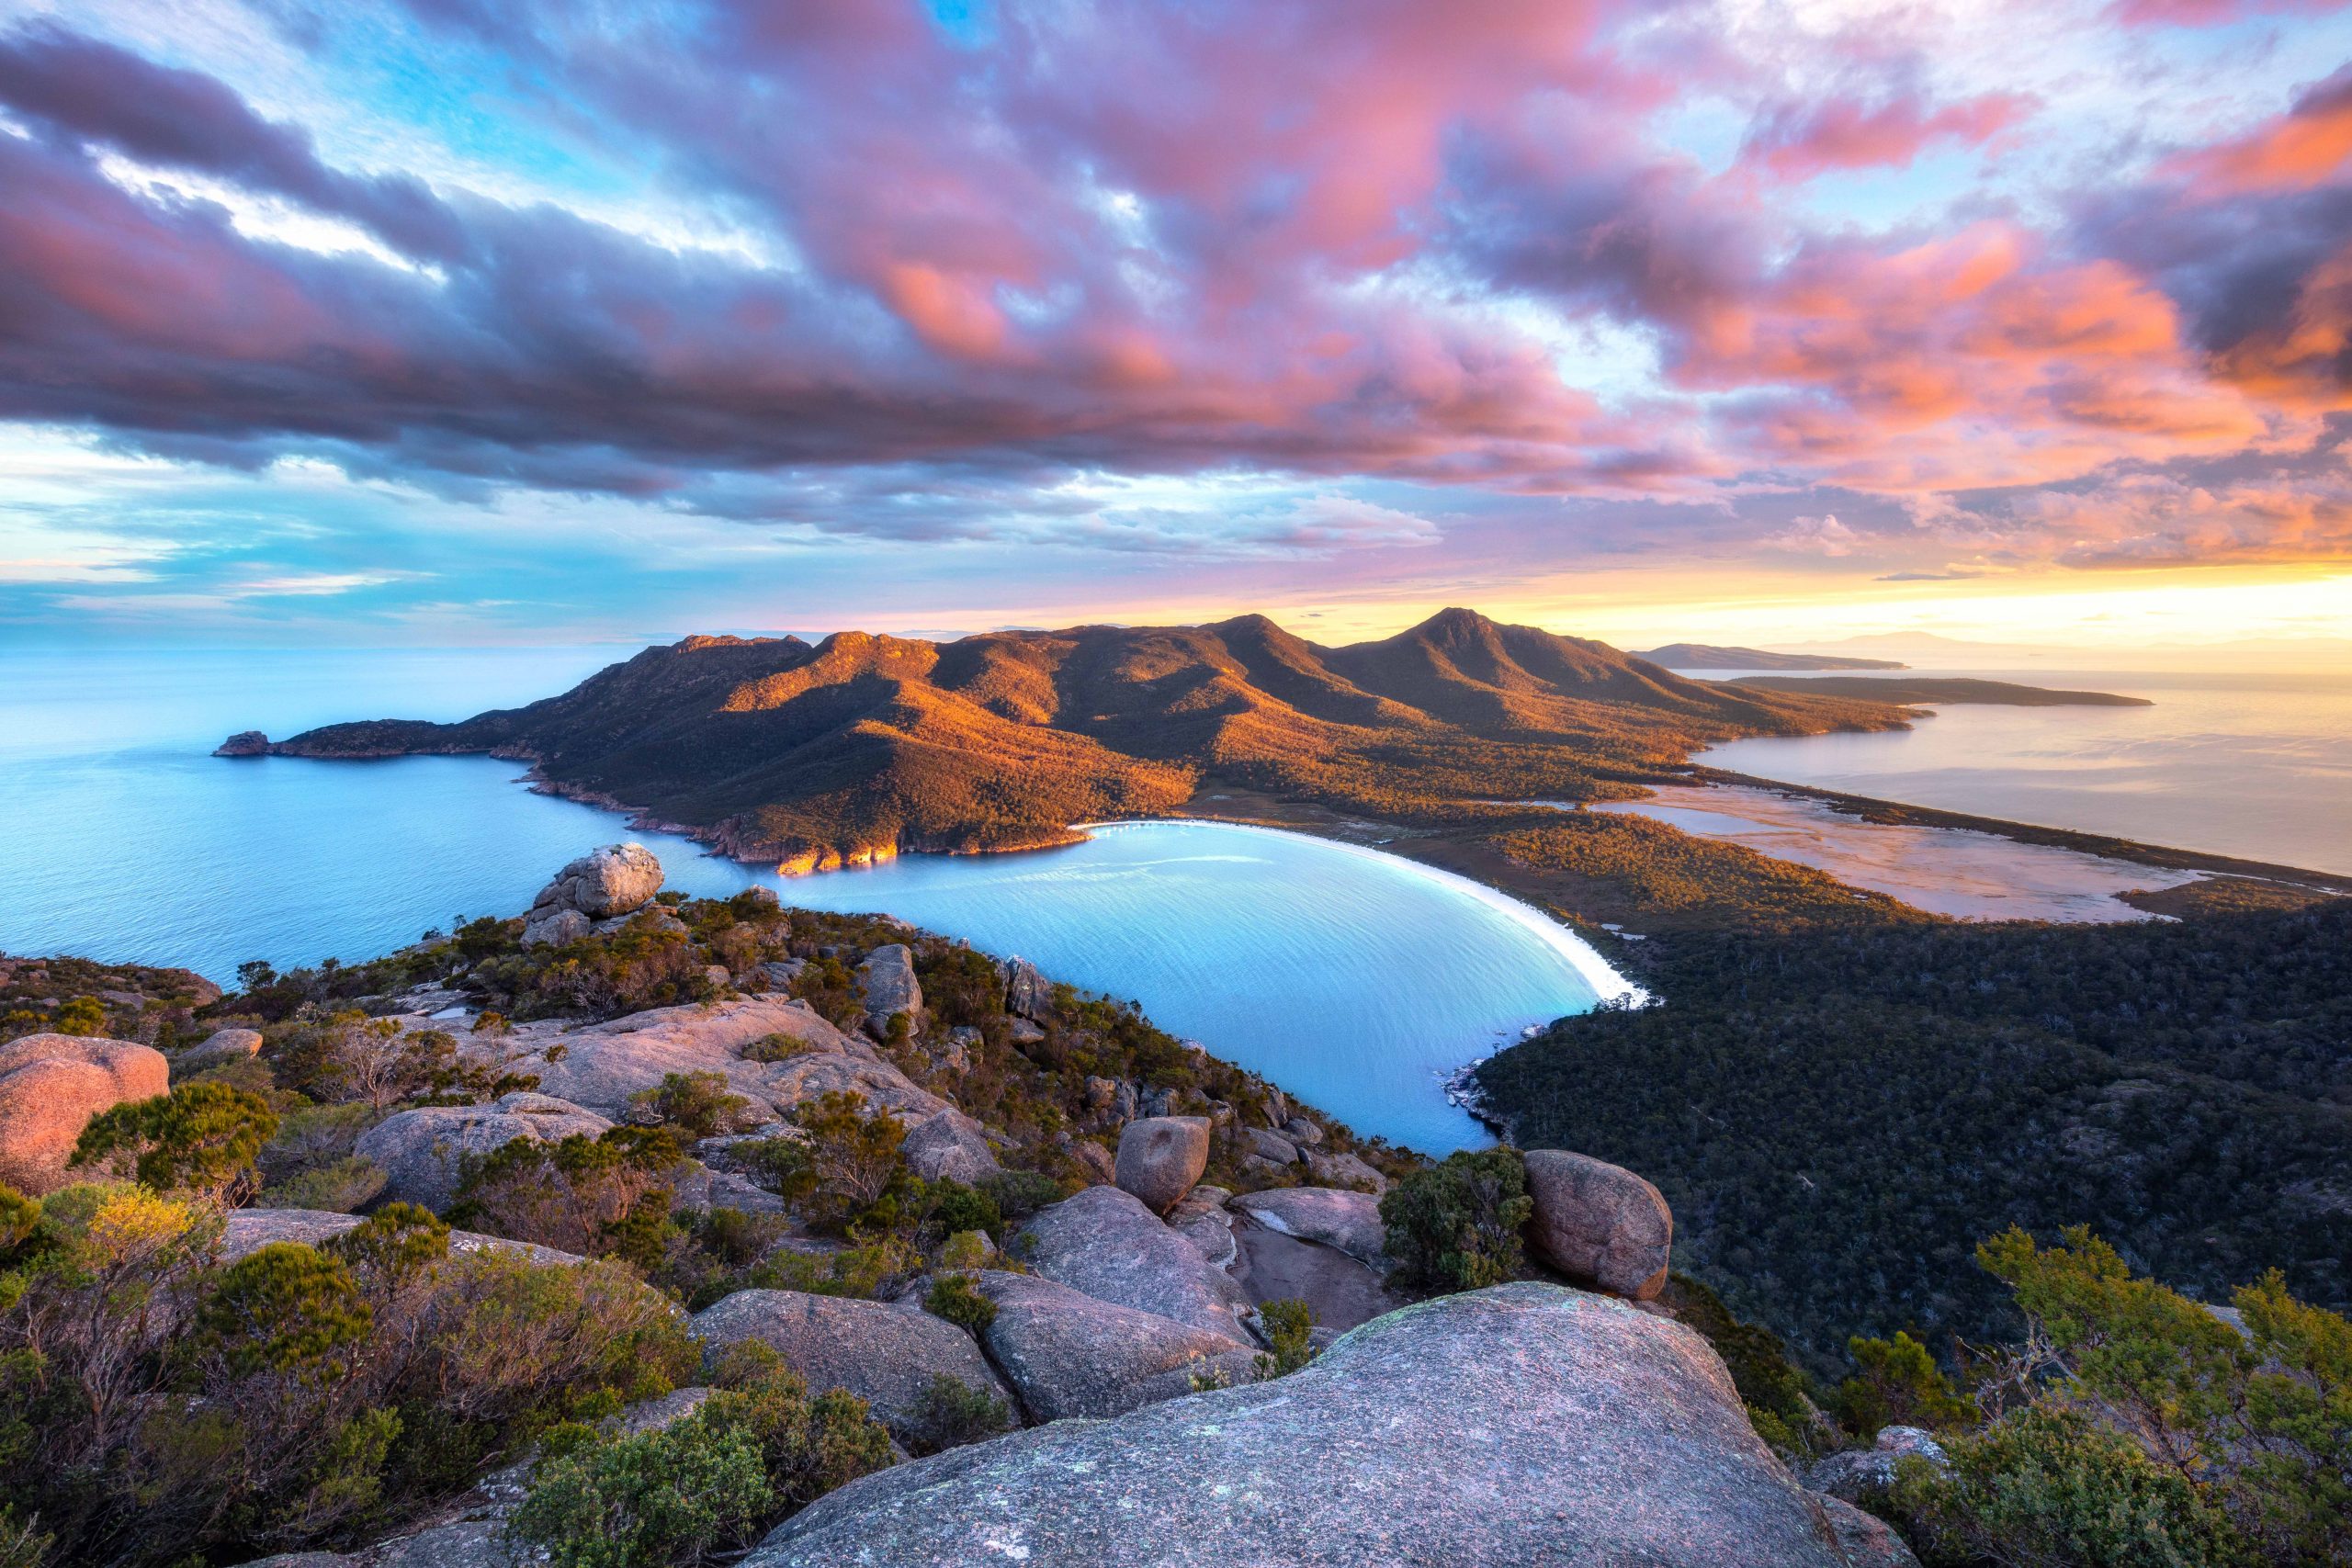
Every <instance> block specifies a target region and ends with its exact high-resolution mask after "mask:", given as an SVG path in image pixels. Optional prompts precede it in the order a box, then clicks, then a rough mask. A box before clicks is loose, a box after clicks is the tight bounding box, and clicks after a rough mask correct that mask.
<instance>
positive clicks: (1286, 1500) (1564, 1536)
mask: <svg viewBox="0 0 2352 1568" xmlns="http://www.w3.org/2000/svg"><path fill="white" fill-rule="evenodd" d="M747 1561H748V1562H749V1563H750V1564H752V1568H836V1565H846V1564H851V1563H884V1562H887V1563H890V1564H894V1565H897V1568H915V1565H918V1564H941V1565H945V1564H966V1563H972V1562H1000V1561H1002V1562H1023V1563H1025V1564H1027V1568H1079V1565H1081V1564H1083V1565H1085V1568H1142V1565H1143V1564H1152V1565H1154V1568H1209V1565H1212V1564H1214V1565H1216V1568H1225V1565H1227V1564H1235V1563H1263V1564H1272V1563H1282V1564H1284V1565H1286V1568H1361V1565H1363V1564H1369V1563H1382V1564H1398V1565H1402V1564H1423V1563H1426V1564H1440V1563H1442V1564H1449V1565H1462V1568H1473V1565H1493V1568H1519V1565H1521V1564H1532V1563H1556V1564H1590V1565H1595V1568H1598V1565H1601V1564H1621V1563H1627V1564H1630V1563H1640V1564H1643V1565H1644V1568H1722V1565H1724V1564H1729V1563H1737V1564H1740V1565H1741V1568H1849V1559H1848V1558H1847V1557H1846V1555H1845V1553H1844V1552H1843V1551H1842V1550H1841V1549H1840V1547H1839V1545H1838V1540H1837V1535H1836V1531H1835V1529H1834V1527H1833V1525H1832V1523H1831V1522H1830V1520H1829V1518H1828V1517H1827V1515H1826V1512H1825V1510H1824V1509H1823V1507H1822V1506H1821V1505H1820V1504H1819V1503H1818V1502H1817V1501H1816V1500H1815V1499H1814V1498H1813V1497H1812V1496H1811V1495H1809V1494H1807V1493H1805V1492H1804V1491H1803V1490H1802V1489H1801V1488H1799V1487H1798V1486H1797V1484H1796V1483H1795V1482H1794V1481H1793V1480H1792V1479H1791V1477H1790V1475H1789V1473H1788V1472H1787V1471H1786V1470H1785V1469H1783V1468H1782V1467H1781V1463H1780V1461H1778V1460H1777V1459H1775V1458H1774V1457H1773V1456H1772V1453H1771V1450H1769V1449H1767V1448H1766V1447H1765V1446H1764V1445H1763V1444H1762V1443H1761V1442H1760V1441H1758V1438H1757V1437H1756V1434H1755V1432H1754V1431H1753V1430H1751V1429H1750V1427H1748V1424H1747V1414H1746V1412H1745V1411H1744V1410H1743V1409H1742V1407H1741V1404H1740V1401H1739V1395H1738V1393H1737V1392H1736V1390H1735V1389H1734V1388H1733V1387H1732V1382H1731V1379H1730V1377H1729V1375H1728V1374H1727V1373H1725V1371H1724V1367H1723V1363H1722V1362H1721V1361H1720V1360H1718V1359H1716V1358H1715V1354H1714V1352H1713V1350H1711V1349H1709V1348H1707V1344H1706V1342H1705V1341H1704V1340H1702V1339H1701V1338H1700V1337H1698V1336H1697V1335H1696V1334H1693V1333H1692V1332H1691V1331H1690V1330H1689V1329H1686V1328H1683V1327H1681V1326H1680V1325H1677V1324H1674V1323H1671V1322H1668V1321H1665V1320H1663V1319H1660V1318H1657V1317H1654V1316H1652V1315H1650V1314H1646V1313H1644V1312H1640V1311H1637V1310H1635V1309H1634V1308H1633V1307H1631V1306H1628V1305H1626V1304H1624V1303H1619V1302H1614V1301H1611V1300H1608V1299H1606V1298H1604V1297H1600V1296H1595V1295H1589V1294H1587V1293H1585V1292H1577V1291H1570V1290H1564V1289H1561V1288H1560V1287H1557V1286H1551V1285H1539V1284H1514V1285H1503V1286H1498V1287H1496V1288H1494V1289H1492V1290H1487V1291H1478V1292H1470V1293H1468V1294H1464V1295H1456V1296H1447V1297H1443V1298H1441V1299H1439V1300H1436V1301H1431V1302H1425V1303H1420V1304H1419V1305H1418V1306H1412V1307H1408V1308H1406V1309H1404V1310H1403V1311H1401V1312H1395V1313H1391V1314H1388V1315H1386V1316H1385V1317H1382V1318H1379V1319H1377V1320H1375V1321H1374V1322H1372V1323H1370V1324H1367V1325H1364V1326H1363V1327H1362V1328H1359V1329H1356V1330H1355V1331H1354V1332H1353V1333H1351V1334H1349V1335H1347V1336H1345V1337H1342V1338H1340V1340H1339V1341H1338V1343H1336V1344H1335V1345H1333V1346H1332V1348H1330V1349H1329V1350H1328V1351H1326V1352H1325V1353H1324V1355H1323V1356H1322V1358H1321V1359H1319V1360H1317V1361H1316V1362H1315V1363H1314V1364H1312V1365H1310V1366H1308V1367H1307V1368H1306V1369H1305V1370H1304V1371H1298V1372H1295V1373H1293V1374H1291V1375H1290V1376H1289V1377H1286V1378H1283V1379H1281V1380H1279V1381H1277V1382H1267V1383H1253V1384H1250V1385H1247V1386H1242V1387H1235V1388H1230V1389H1226V1390H1222V1391H1219V1392H1216V1393H1202V1394H1196V1395H1193V1396H1191V1397H1188V1398H1183V1399H1178V1400H1173V1401H1170V1402H1168V1403H1166V1404H1155V1405H1151V1406H1148V1407H1147V1408H1144V1409H1140V1410H1136V1411H1133V1412H1131V1413H1129V1414H1127V1415H1125V1416H1120V1417H1118V1418H1117V1419H1115V1420H1110V1421H1099V1422H1076V1421H1065V1422H1058V1423H1056V1424H1055V1425H1053V1426H1049V1427H1040V1428H1037V1429H1035V1430H1034V1431H1028V1432H1023V1433H1017V1434H1015V1435H1013V1436H1011V1437H1008V1438H1000V1439H998V1440H996V1441H994V1442H989V1443H982V1444H978V1445H975V1446H973V1447H971V1448H967V1449H959V1450H955V1451H954V1452H952V1453H947V1454H942V1455H938V1456H936V1457H933V1458H932V1459H927V1460H922V1461H916V1462H915V1463H913V1464H909V1465H901V1466H898V1467H896V1468H893V1469H891V1470H888V1471H884V1472H879V1473H878V1474H876V1475H871V1476H867V1477H865V1479H863V1480H860V1481H857V1482H854V1483H851V1484H850V1485H848V1486H845V1487H843V1488H842V1489H841V1490H840V1491H838V1492H835V1493H833V1494H832V1495H830V1496H828V1497H824V1498H821V1499H820V1500H819V1501H818V1502H817V1503H815V1504H814V1505H812V1506H809V1508H807V1509H805V1510H804V1511H802V1512H801V1513H800V1514H798V1515H797V1516H796V1517H793V1518H791V1519H789V1520H787V1521H786V1522H785V1523H784V1524H783V1525H782V1526H781V1527H779V1528H778V1529H776V1530H775V1532H774V1533H773V1534H771V1535H770V1536H769V1537H768V1539H767V1540H766V1541H765V1542H763V1545H762V1546H761V1548H760V1550H759V1551H757V1552H755V1553H753V1555H752V1557H751V1558H750V1559H748V1560H747Z"/></svg>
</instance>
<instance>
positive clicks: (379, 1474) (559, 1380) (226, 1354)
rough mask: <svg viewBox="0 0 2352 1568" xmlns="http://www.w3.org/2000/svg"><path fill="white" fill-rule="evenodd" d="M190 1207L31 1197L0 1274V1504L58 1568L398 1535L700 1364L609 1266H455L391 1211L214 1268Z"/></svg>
mask: <svg viewBox="0 0 2352 1568" xmlns="http://www.w3.org/2000/svg"><path fill="white" fill-rule="evenodd" d="M221 1228H222V1227H221V1222H220V1217H219V1213H218V1211H217V1210H216V1209H214V1208H213V1207H212V1205H211V1204H210V1202H209V1201H208V1200H205V1199H203V1198H200V1197H199V1198H196V1199H192V1200H175V1199H173V1198H169V1197H164V1196H161V1195H158V1194H157V1193H155V1192H153V1191H151V1190H147V1189H145V1188H141V1187H131V1186H114V1187H100V1186H94V1185H85V1186H78V1187H72V1188H67V1189H65V1190H62V1191H61V1192H58V1193H55V1194H52V1195H51V1197H50V1198H49V1199H48V1200H47V1201H45V1202H44V1203H43V1204H42V1205H41V1212H40V1217H39V1220H38V1223H37V1228H36V1229H35V1231H34V1233H33V1234H32V1235H30V1236H29V1237H28V1238H27V1240H26V1241H25V1242H24V1243H22V1244H20V1245H19V1246H18V1247H17V1248H16V1249H15V1250H14V1251H13V1252H12V1253H10V1254H9V1255H8V1256H7V1258H6V1261H7V1263H8V1264H9V1265H10V1269H9V1272H8V1273H6V1275H0V1499H6V1502H7V1503H8V1504H9V1505H11V1506H14V1507H15V1508H16V1510H17V1517H19V1518H21V1519H24V1520H27V1521H34V1522H37V1524H38V1530H39V1532H40V1533H41V1534H47V1535H51V1536H54V1537H55V1544H54V1545H53V1547H51V1549H50V1551H51V1553H52V1556H53V1560H54V1561H55V1562H58V1563H61V1564H62V1563H69V1562H110V1563H117V1564H121V1565H123V1568H153V1565H158V1564H162V1563H167V1562H171V1563H177V1562H188V1561H191V1560H194V1561H198V1562H247V1561H250V1560H252V1559H254V1558H255V1557H266V1556H269V1555H272V1554H274V1553H277V1552H280V1551H297V1550H300V1549H302V1548H305V1547H309V1546H312V1545H322V1544H326V1543H328V1542H331V1541H348V1540H352V1539H354V1538H355V1537H356V1536H358V1535H359V1534H360V1533H361V1532H363V1531H366V1530H368V1529H376V1528H379V1527H381V1526H384V1525H388V1524H390V1523H394V1522H397V1520H399V1519H400V1518H401V1517H413V1514H414V1512H415V1511H416V1510H417V1509H418V1508H420V1507H422V1506H426V1505H429V1504H431V1503H432V1502H434V1501H435V1499H437V1498H438V1497H440V1496H443V1495H447V1494H448V1493H450V1492H452V1491H456V1490H459V1489H462V1488H463V1487H465V1486H468V1485H470V1484H471V1483H473V1481H474V1480H475V1479H476V1478H477V1477H478V1476H479V1474H480V1473H481V1470H482V1468H483V1467H484V1466H485V1465H487V1464H489V1463H490V1462H492V1461H494V1460H495V1459H496V1457H497V1456H498V1455H499V1454H500V1453H501V1452H502V1451H504V1450H507V1449H509V1448H511V1447H512V1446H513V1445H514V1444H515V1442H517V1441H518V1440H521V1439H523V1438H527V1437H528V1436H530V1435H531V1434H532V1433H534V1432H536V1431H537V1430H538V1429H540V1428H541V1427H546V1426H548V1424H550V1423H552V1422H555V1421H559V1420H561V1419H564V1418H567V1417H576V1416H596V1415H601V1414H603V1413H605V1412H608V1411H610V1410H612V1409H616V1408H617V1407H618V1405H619V1403H620V1401H621V1400H622V1399H623V1398H624V1397H628V1398H638V1397H644V1396H647V1395H650V1394H657V1393H664V1392H666V1391H667V1390H668V1389H669V1388H670V1387H671V1386H673V1382H674V1381H675V1380H676V1379H678V1378H680V1377H683V1376H684V1375H685V1374H687V1373H688V1372H690V1371H692V1370H693V1369H694V1368H695V1366H696V1364H697V1361H698V1356H697V1353H696V1349H695V1346H694V1345H693V1343H692V1341H691V1340H690V1339H689V1338H688V1337H687V1335H686V1333H685V1330H684V1327H683V1326H682V1325H681V1324H680V1321H679V1319H678V1318H677V1316H676V1314H675V1313H674V1311H673V1309H672V1308H671V1306H670V1305H669V1303H667V1302H665V1301H664V1300H663V1299H662V1297H661V1296H659V1295H658V1294H656V1293H655V1292H651V1291H649V1290H647V1289H646V1288H645V1287H644V1286H642V1285H640V1284H639V1283H637V1282H636V1281H635V1280H632V1279H631V1278H629V1277H628V1274H627V1272H626V1271H625V1270H622V1269H616V1268H615V1267H613V1266H611V1265H608V1264H604V1263H598V1262H590V1263H584V1264H580V1265H575V1266H569V1267H560V1268H558V1267H548V1266H545V1265H538V1264H534V1263H531V1262H529V1261H528V1260H527V1259H525V1258H516V1257H514V1256H511V1255H503V1254H495V1253H489V1252H482V1253H469V1254H462V1255H458V1256H454V1257H453V1256H451V1255H450V1253H449V1250H448V1228H447V1225H446V1224H443V1223H442V1222H441V1221H439V1220H437V1219H435V1217H434V1216H433V1215H431V1214H429V1213H425V1212H424V1211H423V1210H421V1209H417V1208H415V1207H413V1206H412V1205H407V1204H397V1203H396V1204H388V1205H386V1206H385V1208H384V1209H383V1210H381V1211H379V1213H377V1214H375V1215H373V1216H371V1217H370V1218H368V1220H366V1221H364V1222H362V1223H361V1224H358V1225H357V1226H355V1227H354V1228H353V1229H351V1230H349V1231H346V1232H345V1233H344V1234H343V1235H338V1236H336V1237H335V1238H334V1240H332V1241H330V1242H329V1243H327V1244H326V1245H324V1246H322V1247H308V1246H304V1245H301V1244H300V1243H292V1242H279V1243H275V1244H272V1245H269V1246H266V1247H261V1248H259V1249H257V1250H256V1251H254V1252H253V1253H252V1254H250V1255H248V1256H247V1257H245V1258H241V1259H238V1260H235V1261H233V1262H228V1263H223V1262H221V1261H220V1258H219V1241H220V1235H221Z"/></svg>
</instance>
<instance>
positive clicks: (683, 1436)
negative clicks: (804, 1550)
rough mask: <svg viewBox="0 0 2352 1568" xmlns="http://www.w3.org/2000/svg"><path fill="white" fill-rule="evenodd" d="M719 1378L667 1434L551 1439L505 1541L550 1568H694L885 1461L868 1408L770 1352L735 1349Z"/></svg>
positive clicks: (882, 1434) (756, 1347)
mask: <svg viewBox="0 0 2352 1568" xmlns="http://www.w3.org/2000/svg"><path fill="white" fill-rule="evenodd" d="M712 1381H713V1382H714V1384H715V1388H714V1391H713V1393H711V1395H710V1396H709V1398H707V1399H706V1400H705V1401H704V1402H703V1403H702V1404H701V1405H699V1406H698V1407H697V1408H695V1411H694V1412H693V1413H692V1414H690V1415H687V1416H684V1417H683V1418H681V1419H679V1420H677V1421H674V1422H672V1423H671V1424H669V1425H668V1426H665V1427H658V1428H655V1429H653V1430H650V1431H644V1432H635V1433H631V1432H627V1431H623V1430H618V1429H615V1428H613V1427H605V1428H602V1429H590V1428H582V1427H576V1426H575V1427H571V1428H569V1429H561V1430H558V1431H556V1432H552V1433H550V1434H549V1439H548V1449H549V1450H550V1453H549V1457H548V1459H547V1460H545V1461H543V1462H542V1463H541V1464H540V1465H539V1466H538V1468H537V1472H535V1474H534V1475H533V1478H532V1482H531V1489H530V1493H529V1495H527V1496H526V1498H525V1499H524V1501H523V1504H522V1506H521V1507H520V1508H518V1509H517V1510H516V1511H515V1516H514V1517H513V1519H512V1520H511V1521H510V1523H509V1527H508V1533H509V1535H510V1536H511V1537H512V1538H513V1539H514V1540H515V1542H516V1543H517V1544H520V1545H523V1546H526V1547H527V1548H537V1549H538V1550H539V1551H544V1552H545V1553H546V1554H547V1561H548V1562H549V1563H551V1564H554V1565H555V1568H696V1565H698V1564H700V1563H703V1562H708V1561H710V1560H711V1559H712V1558H713V1557H714V1556H720V1555H725V1554H729V1553H731V1552H734V1551H741V1549H742V1548H743V1547H746V1546H748V1545H750V1544H751V1543H752V1542H753V1541H755V1540H758V1539H759V1538H760V1537H761V1536H762V1535H763V1534H765V1533H766V1532H767V1530H768V1529H771V1528H772V1527H773V1526H774V1525H775V1523H776V1521H777V1520H779V1519H781V1518H784V1517H786V1516H787V1515H789V1514H791V1513H793V1512H794V1511H796V1510H797V1509H798V1508H800V1507H803V1506H806V1505H807V1504H809V1502H811V1501H813V1500H814V1499H815V1498H817V1497H819V1496H821V1495H824V1494H825V1493H827V1492H830V1491H831V1490H832V1489H833V1488H834V1487H836V1486H839V1485H841V1484H842V1483H844V1482H849V1481H854V1480H855V1479H856V1478H857V1477H858V1476H861V1475H864V1474H865V1473H866V1472H869V1471H874V1470H879V1469H881V1468H883V1467H885V1466H887V1465H888V1464H889V1463H890V1460H891V1454H890V1437H889V1434H888V1432H887V1431H885V1430H884V1429H883V1428H882V1426H881V1424H880V1423H878V1422H876V1420H874V1419H873V1417H872V1416H869V1415H867V1414H866V1409H865V1401H864V1400H861V1399H859V1398H857V1397H856V1396H854V1395H853V1394H849V1393H843V1392H842V1391H841V1390H839V1389H832V1390H829V1391H827V1392H825V1393H814V1394H812V1393H810V1392H809V1388H808V1386H807V1385H806V1384H805V1383H804V1382H802V1381H801V1380H800V1379H799V1378H798V1377H797V1376H795V1375H794V1374H793V1373H792V1372H791V1371H787V1370H786V1367H785V1365H784V1363H783V1361H782V1359H780V1358H779V1357H778V1356H777V1355H776V1353H775V1351H774V1350H771V1349H769V1348H767V1347H766V1346H764V1345H760V1344H757V1343H755V1342H746V1343H742V1344H737V1345H731V1346H729V1347H728V1348H727V1350H726V1352H725V1353H724V1354H723V1355H722V1356H721V1357H720V1358H719V1360H718V1369H717V1371H716V1373H715V1375H714V1377H713V1380H712Z"/></svg>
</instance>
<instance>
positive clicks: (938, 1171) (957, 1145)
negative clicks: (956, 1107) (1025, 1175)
mask: <svg viewBox="0 0 2352 1568" xmlns="http://www.w3.org/2000/svg"><path fill="white" fill-rule="evenodd" d="M899 1152H900V1153H901V1154H903V1155H905V1156H907V1168H908V1169H910V1170H911V1171H913V1172H914V1173H915V1174H916V1175H917V1176H920V1177H922V1179H924V1180H925V1181H940V1180H947V1181H960V1182H962V1183H964V1184H965V1185H966V1186H967V1187H968V1186H970V1185H972V1184H973V1183H975V1182H977V1181H978V1180H979V1179H981V1178H982V1177H984V1176H989V1175H992V1174H994V1173H995V1172H996V1171H997V1170H998V1169H1000V1168H1001V1167H999V1166H998V1164H997V1161H996V1154H995V1151H993V1150H991V1149H990V1148H989V1141H988V1139H987V1138H985V1137H983V1136H982V1135H981V1134H980V1126H979V1123H978V1122H975V1121H973V1120H972V1119H971V1118H970V1117H968V1116H967V1115H965V1114H964V1113H963V1112H962V1111H940V1112H938V1113H937V1114H935V1115H933V1116H927V1117H925V1118H924V1119H923V1120H922V1121H920V1122H916V1123H915V1124H914V1125H913V1126H911V1127H910V1128H908V1129H907V1137H906V1141H905V1142H904V1143H902V1144H900V1145H899Z"/></svg>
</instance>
